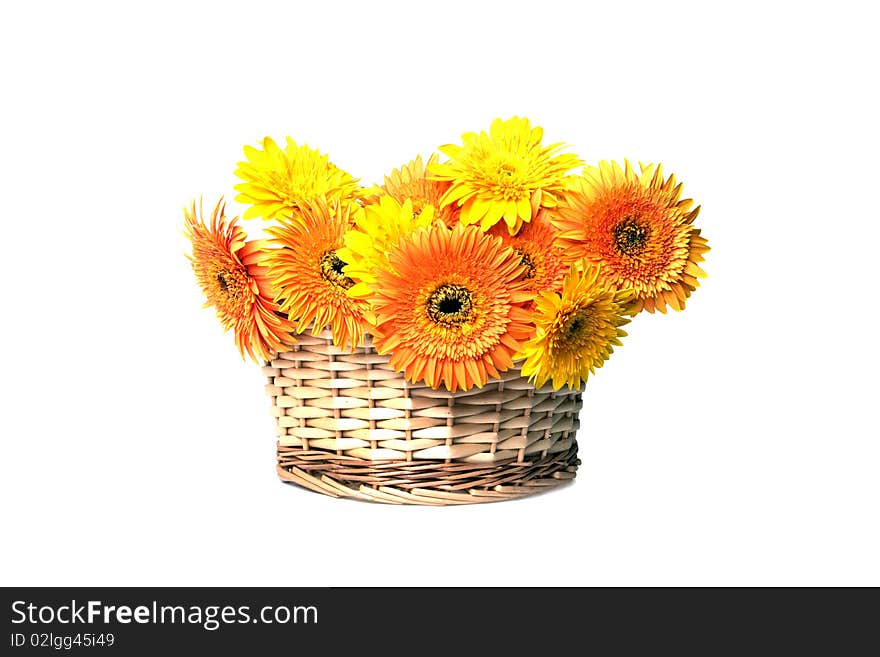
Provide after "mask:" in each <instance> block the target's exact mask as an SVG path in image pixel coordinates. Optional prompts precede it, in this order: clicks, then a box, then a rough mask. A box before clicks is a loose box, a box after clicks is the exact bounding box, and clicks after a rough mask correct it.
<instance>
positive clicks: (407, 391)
mask: <svg viewBox="0 0 880 657" xmlns="http://www.w3.org/2000/svg"><path fill="white" fill-rule="evenodd" d="M297 339H298V341H299V342H298V344H296V345H295V346H294V347H292V348H291V350H290V351H287V352H284V353H281V354H279V355H278V357H277V358H276V359H275V360H273V361H272V362H271V363H269V364H267V366H266V367H264V369H263V371H264V373H265V374H266V375H267V376H268V377H269V383H268V385H267V386H266V391H267V393H268V394H269V396H270V398H271V400H272V411H273V415H274V417H275V423H276V435H277V437H278V468H277V469H278V475H279V476H280V477H281V479H282V480H284V481H288V482H292V483H296V484H299V485H301V486H305V487H307V488H310V489H312V490H314V491H317V492H320V493H325V494H327V495H332V496H335V497H353V498H359V499H364V500H372V501H379V502H390V503H416V504H463V503H473V502H486V501H495V500H499V499H508V498H512V497H520V496H522V495H528V494H530V493H534V492H538V491H541V490H545V489H547V488H548V487H553V486H556V485H558V484H560V483H563V482H565V481H567V480H570V479H572V478H574V476H575V470H576V468H577V465H578V463H579V462H578V460H577V443H576V441H575V433H576V431H577V429H578V414H579V412H580V409H581V405H582V400H581V391H580V390H574V391H571V390H568V389H567V388H563V389H562V390H559V391H553V389H552V388H551V387H550V386H546V387H544V388H540V389H536V388H535V387H534V386H533V385H532V384H530V383H529V382H528V381H527V380H526V379H524V378H522V376H520V372H519V369H518V368H517V369H514V370H511V371H509V372H506V373H504V374H503V375H502V378H501V379H499V380H490V381H489V383H488V384H486V385H485V386H484V387H483V388H474V389H472V390H468V391H457V392H455V393H449V392H447V391H446V390H445V389H444V388H441V389H439V390H432V389H431V388H430V387H428V386H426V385H425V384H423V383H418V384H413V383H409V382H407V381H406V380H405V379H404V377H403V374H401V373H399V372H395V371H394V370H392V369H391V368H390V367H389V365H388V357H387V356H380V355H379V354H377V353H376V350H375V349H374V348H373V346H372V344H371V343H370V340H369V338H367V343H366V345H365V346H364V347H361V348H358V350H357V351H356V352H355V353H351V352H349V351H344V350H341V349H339V348H338V347H336V346H335V345H333V342H332V339H331V336H330V333H329V332H325V333H323V334H321V335H320V336H318V337H313V336H311V335H300V336H298V338H297Z"/></svg>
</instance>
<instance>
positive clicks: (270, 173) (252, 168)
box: [235, 137, 360, 220]
mask: <svg viewBox="0 0 880 657" xmlns="http://www.w3.org/2000/svg"><path fill="white" fill-rule="evenodd" d="M262 145H263V150H260V149H258V148H254V147H252V146H245V147H244V154H245V156H246V157H247V161H245V162H239V163H238V169H236V171H235V175H236V176H238V177H239V178H241V179H242V180H244V182H243V183H240V184H238V185H236V186H235V189H236V190H237V191H238V192H239V194H238V196H236V197H235V200H236V201H239V202H241V203H248V204H250V206H251V207H249V208H248V209H247V210H246V211H245V213H244V218H245V219H249V218H251V217H263V218H264V219H279V220H284V219H290V218H291V217H292V216H294V214H296V213H297V211H298V210H299V209H300V208H301V207H302V206H304V205H307V204H309V203H312V202H314V201H315V200H317V199H319V198H327V199H330V200H331V201H349V200H353V199H355V198H357V196H358V194H359V193H360V188H359V186H358V182H357V180H355V179H354V178H352V177H351V176H350V175H349V174H347V173H346V172H345V171H343V170H342V169H340V168H338V167H337V166H336V165H335V164H333V163H331V162H329V161H328V159H327V156H326V155H322V154H321V153H320V152H319V151H317V150H315V149H313V148H309V147H308V146H298V145H297V143H296V142H295V141H293V139H291V138H290V137H288V138H287V146H286V147H285V148H284V149H281V148H280V147H279V146H278V145H277V144H276V143H275V142H274V141H273V140H272V139H271V138H270V137H266V138H265V139H263V144H262Z"/></svg>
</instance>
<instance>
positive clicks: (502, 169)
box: [484, 156, 531, 200]
mask: <svg viewBox="0 0 880 657" xmlns="http://www.w3.org/2000/svg"><path fill="white" fill-rule="evenodd" d="M514 158H515V156H508V157H504V158H497V159H495V160H494V161H491V162H487V166H486V169H484V172H485V173H484V175H485V179H486V181H487V183H488V184H489V187H490V188H491V190H492V192H493V193H494V194H495V195H496V196H498V197H500V198H504V199H507V200H511V199H512V200H519V199H521V198H527V197H529V196H531V191H530V189H529V185H530V180H529V175H528V168H527V166H526V164H525V163H523V162H520V161H517V159H518V158H517V159H514Z"/></svg>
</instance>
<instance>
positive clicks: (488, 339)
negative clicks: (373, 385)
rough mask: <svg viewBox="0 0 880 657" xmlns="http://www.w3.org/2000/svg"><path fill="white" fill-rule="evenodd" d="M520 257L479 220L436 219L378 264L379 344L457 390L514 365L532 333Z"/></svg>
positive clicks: (404, 368)
mask: <svg viewBox="0 0 880 657" xmlns="http://www.w3.org/2000/svg"><path fill="white" fill-rule="evenodd" d="M522 269H523V268H522V266H521V265H520V258H519V256H518V255H517V254H516V253H515V252H514V251H513V249H510V248H508V247H505V246H504V245H503V244H502V243H501V240H499V239H498V238H497V237H492V236H490V235H486V234H485V233H483V232H482V231H480V230H479V229H478V228H477V227H473V226H462V225H458V226H456V227H455V228H453V229H452V230H450V229H448V228H446V227H445V226H443V225H441V224H439V223H434V224H432V225H431V226H430V227H428V228H422V229H421V230H418V231H416V232H415V233H413V234H412V235H409V236H406V237H404V238H403V239H401V240H400V242H399V243H398V244H397V246H396V247H394V249H393V250H392V251H391V253H390V255H389V258H388V268H387V269H379V270H377V276H376V282H375V284H374V288H375V291H374V295H373V299H372V300H373V306H374V309H375V313H376V318H377V326H376V327H375V329H373V331H374V339H373V343H374V344H375V346H376V349H377V351H378V352H379V353H380V354H387V353H390V354H391V360H390V364H391V366H392V367H394V368H395V369H396V370H398V371H400V372H404V374H405V375H406V377H407V379H409V380H410V381H413V382H416V381H422V380H424V381H425V383H427V384H428V385H429V386H431V387H432V388H437V387H439V386H440V384H441V383H442V384H443V385H445V386H446V389H447V390H449V391H452V392H454V391H455V390H457V389H459V388H461V389H462V390H468V389H469V388H471V387H473V386H483V385H485V383H486V382H487V381H488V379H489V377H490V376H492V377H497V376H498V375H499V372H503V371H505V370H508V369H510V368H511V367H513V358H512V357H513V354H514V353H516V352H517V351H519V350H520V349H521V348H522V341H523V340H525V339H526V338H527V337H529V335H531V330H532V327H531V326H530V325H529V323H528V319H529V314H528V312H527V311H526V310H525V307H524V306H525V304H527V303H528V302H529V301H530V299H531V295H530V294H529V293H527V292H525V290H524V288H523V283H522V281H521V275H522Z"/></svg>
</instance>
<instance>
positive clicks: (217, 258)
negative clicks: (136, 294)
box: [183, 199, 296, 361]
mask: <svg viewBox="0 0 880 657" xmlns="http://www.w3.org/2000/svg"><path fill="white" fill-rule="evenodd" d="M225 209H226V204H225V203H224V202H223V199H220V201H219V202H218V203H217V205H216V207H215V208H214V212H213V214H212V215H211V223H210V225H206V224H205V222H204V220H203V219H202V216H203V212H202V208H201V206H200V207H199V210H198V212H196V204H195V201H193V203H192V206H191V207H190V208H184V210H183V214H184V217H185V221H186V223H185V228H184V233H185V234H186V236H187V237H188V238H189V240H190V242H192V255H187V257H188V258H189V260H190V262H191V263H192V267H193V271H194V272H195V274H196V279H197V280H198V282H199V285H200V286H201V288H202V291H203V292H204V293H205V297H206V298H207V301H206V303H205V307H208V306H213V307H214V308H215V310H216V311H217V318H218V319H219V320H220V323H221V324H222V326H223V328H224V329H225V330H229V329H233V330H234V331H235V344H236V346H237V347H238V350H239V351H240V352H241V355H242V357H244V355H245V354H247V355H248V356H250V357H251V358H252V359H254V360H257V359H261V360H264V361H265V360H271V358H272V355H273V353H275V352H278V351H283V350H284V349H286V348H287V346H288V345H290V344H293V343H294V342H296V340H294V339H293V337H292V336H291V335H290V334H291V332H292V331H293V326H292V325H291V324H290V322H288V321H287V319H286V318H285V317H283V316H282V315H281V314H280V313H279V308H278V305H277V304H276V303H275V301H274V297H275V295H274V291H273V288H272V284H271V282H270V280H269V278H268V276H267V271H266V268H265V267H262V266H260V265H259V264H258V259H259V257H260V255H261V253H262V250H263V249H264V248H265V246H266V242H265V240H252V241H250V242H248V241H246V240H247V235H246V234H245V232H244V230H242V229H241V227H240V226H238V224H237V222H238V217H235V218H233V219H232V220H231V221H229V222H227V221H226V216H225Z"/></svg>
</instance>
